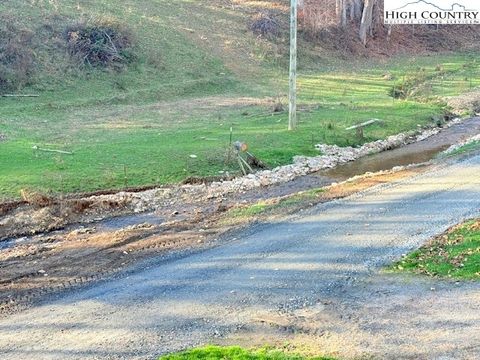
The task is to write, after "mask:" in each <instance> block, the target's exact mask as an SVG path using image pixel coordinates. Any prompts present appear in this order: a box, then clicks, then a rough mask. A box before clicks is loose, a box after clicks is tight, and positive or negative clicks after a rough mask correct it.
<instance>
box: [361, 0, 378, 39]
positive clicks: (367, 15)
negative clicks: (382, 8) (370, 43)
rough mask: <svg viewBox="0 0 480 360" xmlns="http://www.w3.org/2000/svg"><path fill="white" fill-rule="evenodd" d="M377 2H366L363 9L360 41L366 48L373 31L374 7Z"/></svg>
mask: <svg viewBox="0 0 480 360" xmlns="http://www.w3.org/2000/svg"><path fill="white" fill-rule="evenodd" d="M376 2H377V0H365V5H364V7H363V14H362V23H361V24H360V32H359V36H360V41H361V42H362V44H363V45H364V46H366V45H367V36H368V34H369V33H370V31H371V30H372V26H373V6H374V5H375V3H376Z"/></svg>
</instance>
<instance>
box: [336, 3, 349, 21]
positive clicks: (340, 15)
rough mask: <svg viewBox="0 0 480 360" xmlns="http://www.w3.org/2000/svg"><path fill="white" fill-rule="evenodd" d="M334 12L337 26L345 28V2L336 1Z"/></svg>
mask: <svg viewBox="0 0 480 360" xmlns="http://www.w3.org/2000/svg"><path fill="white" fill-rule="evenodd" d="M335 12H336V15H337V24H338V25H340V26H342V27H345V26H347V6H346V0H336V3H335Z"/></svg>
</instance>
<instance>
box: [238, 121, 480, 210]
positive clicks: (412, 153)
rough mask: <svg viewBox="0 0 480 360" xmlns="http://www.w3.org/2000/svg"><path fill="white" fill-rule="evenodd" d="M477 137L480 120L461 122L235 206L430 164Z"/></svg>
mask: <svg viewBox="0 0 480 360" xmlns="http://www.w3.org/2000/svg"><path fill="white" fill-rule="evenodd" d="M477 134H480V117H476V118H472V119H468V120H465V121H463V122H462V123H460V124H458V125H454V126H452V127H450V128H448V129H445V130H443V131H442V132H440V133H439V134H437V135H434V136H432V137H430V138H428V139H426V140H424V141H420V142H417V143H413V144H410V145H406V146H403V147H401V148H397V149H394V150H390V151H385V152H382V153H378V154H375V155H371V156H366V157H364V158H360V159H358V160H356V161H353V162H349V163H347V164H343V165H340V166H337V167H336V168H334V169H329V170H322V171H320V172H317V173H314V174H310V175H306V176H302V177H299V178H297V179H295V180H293V181H291V182H288V183H284V184H278V185H274V186H270V187H268V188H265V189H262V191H261V192H259V191H256V190H255V191H250V192H247V193H245V194H236V195H233V197H235V198H236V199H237V201H239V202H242V201H243V202H249V201H253V200H259V199H262V198H263V199H268V198H273V197H279V196H286V195H289V194H293V193H295V192H298V191H303V190H310V189H315V188H319V187H322V186H328V185H331V184H332V183H334V182H339V181H344V180H347V179H350V178H352V177H354V176H357V175H362V174H365V173H367V172H377V171H382V170H390V169H392V168H394V167H395V166H402V165H410V164H419V163H424V162H427V161H430V160H432V159H433V158H435V157H436V156H437V155H438V154H439V153H440V152H442V151H444V150H446V149H448V148H449V147H450V146H451V145H454V144H457V143H459V142H461V141H463V140H466V139H468V138H470V137H472V136H475V135H477Z"/></svg>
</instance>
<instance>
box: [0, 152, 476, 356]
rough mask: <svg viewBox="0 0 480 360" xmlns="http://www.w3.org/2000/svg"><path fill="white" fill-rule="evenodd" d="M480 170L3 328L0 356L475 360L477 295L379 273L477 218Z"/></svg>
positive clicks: (386, 191)
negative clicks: (282, 347)
mask: <svg viewBox="0 0 480 360" xmlns="http://www.w3.org/2000/svg"><path fill="white" fill-rule="evenodd" d="M479 170H480V155H474V156H471V157H467V158H463V159H461V160H458V161H450V162H447V163H444V164H442V165H437V166H434V167H433V168H432V169H430V170H429V171H428V172H426V173H423V174H417V175H415V176H412V177H409V178H407V179H403V180H399V181H396V182H393V183H388V184H383V185H379V186H376V187H373V188H371V189H369V190H366V191H362V192H360V193H357V194H355V195H352V196H350V197H347V198H345V199H343V200H336V201H333V202H329V203H325V204H320V205H318V206H316V207H314V208H313V209H311V210H310V211H308V213H303V214H302V216H297V217H294V218H292V219H289V220H282V221H278V222H275V223H271V224H269V225H265V226H262V227H259V228H257V229H256V230H254V231H252V232H247V233H245V234H244V236H240V237H236V238H231V239H228V241H227V242H225V243H224V244H223V245H221V246H216V247H213V248H207V249H205V250H203V251H199V252H196V253H192V254H190V255H185V256H178V257H172V258H170V259H168V260H161V259H160V260H158V261H157V263H154V262H150V264H149V265H148V266H147V267H145V268H139V269H138V271H136V272H133V273H130V274H129V275H127V276H125V277H123V278H119V279H116V280H115V281H111V282H104V283H100V284H98V285H95V286H92V287H90V288H87V289H84V290H80V291H78V292H75V293H72V294H70V295H67V296H64V297H61V298H59V299H57V300H53V301H49V302H46V303H44V304H42V305H39V306H36V307H33V308H31V309H27V310H25V311H23V312H20V313H18V314H14V315H11V316H8V317H5V318H3V319H1V320H0V357H1V358H2V359H5V360H7V359H31V358H37V359H153V358H155V356H156V355H158V354H161V353H164V352H168V351H174V350H179V349H183V348H185V347H188V346H194V345H198V344H202V343H207V342H215V341H222V342H228V341H232V342H234V341H235V339H237V340H238V339H244V341H246V342H247V343H254V342H255V341H258V339H261V338H265V339H268V337H262V336H263V335H262V334H264V333H265V332H271V333H272V334H274V336H272V337H271V338H270V341H269V342H276V341H279V340H281V339H282V338H285V339H290V340H291V341H292V342H298V343H299V344H300V343H302V342H304V343H306V344H308V343H309V342H310V343H315V344H317V348H318V349H319V350H321V351H322V352H324V353H327V354H331V355H337V356H340V357H343V358H354V357H358V356H374V357H378V358H382V359H402V358H404V359H439V358H442V359H449V358H452V359H475V358H476V356H478V353H479V346H480V339H479V335H478V334H480V315H479V314H480V312H478V308H479V306H480V284H478V283H458V284H456V283H454V282H437V281H435V282H432V280H429V279H420V278H415V277H405V276H398V275H388V274H384V273H382V272H381V271H380V270H381V267H382V266H383V265H384V264H386V263H389V262H390V261H392V260H394V259H397V258H398V257H400V256H401V255H402V254H404V253H406V252H408V251H409V250H410V249H412V248H414V247H417V246H419V245H420V244H422V243H424V242H425V241H427V240H428V239H429V238H431V237H432V236H434V235H437V234H439V233H441V232H443V231H445V230H446V229H448V228H449V227H451V226H453V225H455V224H456V223H459V222H461V221H463V220H465V219H467V218H471V217H475V216H478V215H479V214H480V178H479V177H478V173H479ZM267 330H268V331H267Z"/></svg>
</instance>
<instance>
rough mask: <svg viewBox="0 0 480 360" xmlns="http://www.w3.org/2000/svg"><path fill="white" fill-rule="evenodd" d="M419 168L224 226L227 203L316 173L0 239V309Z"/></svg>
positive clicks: (275, 194) (274, 194)
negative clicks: (242, 191) (269, 185)
mask: <svg viewBox="0 0 480 360" xmlns="http://www.w3.org/2000/svg"><path fill="white" fill-rule="evenodd" d="M424 169H425V168H417V169H412V170H403V171H399V172H382V173H378V174H371V175H368V176H364V177H359V178H357V179H356V180H353V181H349V182H345V183H341V184H336V185H332V186H329V187H327V188H326V191H325V192H323V193H320V194H319V195H318V197H317V198H316V199H314V200H312V199H309V200H308V201H305V202H303V203H302V202H296V203H295V204H292V206H291V207H290V208H282V209H281V210H278V211H271V212H269V213H268V214H266V215H264V216H263V218H261V217H253V218H244V219H242V220H241V221H238V220H237V221H236V222H235V226H233V225H232V223H230V224H229V225H225V224H226V221H225V220H226V217H228V214H226V213H225V212H226V211H227V210H228V209H231V208H233V207H235V206H239V204H240V206H241V205H245V204H252V203H255V202H256V201H258V199H259V197H260V196H261V198H262V199H267V200H268V199H269V200H270V201H273V202H275V201H278V199H279V197H285V196H287V197H288V196H289V194H293V193H296V192H297V191H298V189H299V187H300V186H302V187H303V188H305V187H306V188H310V187H313V185H314V184H315V183H316V187H318V185H319V181H318V180H319V179H320V181H321V179H322V178H321V177H318V176H310V177H306V178H304V179H302V180H301V181H300V183H299V184H294V182H292V183H287V184H283V185H282V186H276V187H272V188H267V189H266V191H264V192H262V194H261V195H259V194H258V192H249V193H245V194H238V195H236V196H233V197H232V198H229V199H228V200H227V199H219V200H217V201H212V203H210V204H195V203H182V204H176V205H175V206H166V207H165V208H163V209H159V210H157V211H156V212H155V213H151V214H144V215H134V216H125V217H119V218H113V219H110V220H107V221H103V222H99V223H96V224H92V225H90V226H89V225H85V226H79V227H78V226H76V227H71V228H67V229H64V230H61V231H53V232H51V233H47V234H40V235H36V236H30V237H24V238H15V239H11V240H8V241H4V242H1V243H0V274H1V275H0V312H10V311H13V310H15V309H18V308H19V307H21V306H25V305H28V304H29V303H31V302H32V301H34V300H36V299H39V298H41V296H42V295H45V294H50V293H53V292H58V291H62V290H64V289H67V288H71V287H75V286H80V285H83V284H86V283H89V282H92V281H96V280H99V279H102V278H105V277H108V276H110V275H112V274H113V273H115V272H118V271H120V270H121V269H123V268H125V267H127V266H128V265H131V264H133V263H135V262H138V261H139V260H142V259H145V258H148V257H150V256H153V255H158V254H159V253H163V252H166V251H169V250H173V249H175V250H178V249H183V248H191V247H194V246H198V245H201V244H202V243H204V242H205V241H210V240H214V239H217V238H218V237H219V236H220V235H221V234H223V233H225V232H227V231H233V230H235V229H238V228H241V227H242V226H244V225H246V224H248V223H250V222H252V221H255V220H263V221H267V220H270V219H272V218H275V217H278V216H283V215H285V214H288V213H293V212H296V211H298V210H299V209H303V208H308V207H311V206H314V205H315V204H318V203H322V202H327V201H330V200H333V199H338V198H343V197H346V196H349V195H351V194H353V193H356V192H359V191H362V190H365V189H366V188H369V187H371V186H374V185H378V184H382V183H387V182H391V181H396V180H399V179H402V178H405V177H408V176H411V175H413V174H415V173H418V172H421V171H424ZM254 193H257V194H256V195H255V194H254Z"/></svg>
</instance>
